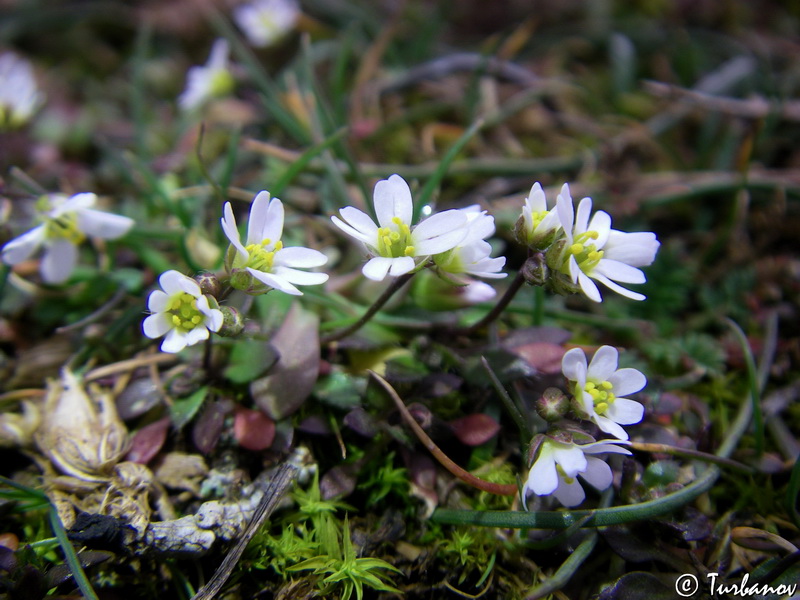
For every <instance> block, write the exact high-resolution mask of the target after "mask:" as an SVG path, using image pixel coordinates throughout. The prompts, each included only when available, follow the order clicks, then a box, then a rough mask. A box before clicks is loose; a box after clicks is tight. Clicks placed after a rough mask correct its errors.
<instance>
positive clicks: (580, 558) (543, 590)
mask: <svg viewBox="0 0 800 600" xmlns="http://www.w3.org/2000/svg"><path fill="white" fill-rule="evenodd" d="M596 545H597V532H596V531H592V532H591V533H589V535H587V536H586V537H585V538H584V539H583V541H582V542H581V543H580V544H578V547H577V548H575V550H573V551H572V552H571V553H570V555H569V558H567V560H565V561H564V563H563V564H562V565H561V566H560V567H559V568H558V571H556V572H555V573H553V576H552V577H550V579H548V580H547V581H545V582H544V583H542V584H541V585H539V586H537V587H536V588H535V589H534V590H533V591H531V593H530V594H528V595H527V596H526V597H525V600H538V598H544V597H545V596H548V595H550V594H553V593H554V592H556V591H558V590H560V589H561V588H562V587H564V586H565V585H567V583H568V582H569V581H570V579H572V576H573V575H574V574H575V572H576V571H577V570H578V569H579V568H580V566H581V565H582V564H583V563H584V561H585V560H586V559H587V558H589V556H590V555H591V553H592V550H594V547H595V546H596Z"/></svg>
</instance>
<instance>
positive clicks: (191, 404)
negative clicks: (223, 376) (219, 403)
mask: <svg viewBox="0 0 800 600" xmlns="http://www.w3.org/2000/svg"><path fill="white" fill-rule="evenodd" d="M207 394H208V386H203V387H201V388H200V389H199V390H197V391H196V392H194V393H193V394H192V395H191V396H189V397H188V398H181V399H180V400H177V401H175V403H174V404H173V405H172V406H171V407H170V409H169V414H170V417H171V418H172V423H173V424H174V425H175V428H176V429H181V428H182V427H183V426H184V425H186V424H187V423H188V422H189V421H191V420H192V419H193V418H194V416H195V415H196V414H197V411H199V410H200V407H201V406H203V402H204V401H205V399H206V395H207Z"/></svg>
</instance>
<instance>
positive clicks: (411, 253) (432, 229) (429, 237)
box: [331, 175, 468, 281]
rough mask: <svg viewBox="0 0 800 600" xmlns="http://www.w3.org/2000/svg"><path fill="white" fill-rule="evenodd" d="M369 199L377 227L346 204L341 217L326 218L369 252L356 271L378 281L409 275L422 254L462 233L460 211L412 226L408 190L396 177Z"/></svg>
mask: <svg viewBox="0 0 800 600" xmlns="http://www.w3.org/2000/svg"><path fill="white" fill-rule="evenodd" d="M373 203H374V206H375V214H376V215H377V217H378V225H376V224H375V223H374V222H373V220H372V219H371V218H370V217H369V216H368V215H366V214H365V213H364V212H362V211H360V210H358V209H357V208H354V207H352V206H346V207H345V208H343V209H341V210H340V211H339V214H340V215H341V217H342V219H343V220H342V219H339V218H338V217H336V216H333V217H331V219H332V220H333V223H334V224H335V225H336V226H337V227H338V228H339V229H341V230H342V231H344V232H345V233H347V234H348V235H351V236H352V237H354V238H356V239H357V240H359V241H361V242H362V243H363V244H364V245H365V246H366V248H367V250H368V251H369V252H370V253H371V254H372V255H373V258H371V259H370V260H369V261H367V263H366V264H365V265H364V267H363V269H362V272H363V273H364V276H365V277H367V278H369V279H372V280H373V281H382V280H383V279H384V278H385V277H386V275H387V274H388V275H391V276H393V277H398V276H400V275H404V274H406V273H409V272H411V271H413V270H414V269H416V268H417V267H419V266H421V265H422V264H424V263H425V262H426V261H427V260H428V257H430V256H432V255H434V254H440V253H442V252H447V251H448V250H451V249H453V248H455V247H456V246H457V245H458V244H459V243H461V241H462V240H463V239H464V238H465V237H466V235H467V227H466V225H467V222H468V218H467V215H466V213H465V212H463V211H461V210H446V211H444V212H441V213H438V214H435V215H432V216H430V217H428V218H427V219H425V220H424V221H422V222H420V223H418V224H417V225H415V226H414V227H412V226H411V218H412V214H413V211H414V206H413V201H412V200H411V189H410V188H409V187H408V184H407V183H406V182H405V180H404V179H403V178H402V177H400V175H392V176H391V177H389V179H383V180H381V181H379V182H378V183H377V184H376V185H375V192H374V194H373Z"/></svg>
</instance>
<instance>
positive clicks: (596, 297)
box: [570, 256, 603, 302]
mask: <svg viewBox="0 0 800 600" xmlns="http://www.w3.org/2000/svg"><path fill="white" fill-rule="evenodd" d="M570 258H573V259H574V258H575V257H574V256H573V257H570ZM578 283H579V284H580V286H581V290H582V291H583V293H584V294H586V297H587V298H589V300H593V301H595V302H602V301H603V297H602V296H601V295H600V290H598V289H597V286H596V285H595V284H594V282H593V281H592V280H591V279H589V277H588V276H587V275H586V274H585V273H584V272H583V271H581V270H578Z"/></svg>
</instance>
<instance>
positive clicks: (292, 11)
mask: <svg viewBox="0 0 800 600" xmlns="http://www.w3.org/2000/svg"><path fill="white" fill-rule="evenodd" d="M299 16H300V5H299V4H298V3H297V1H296V0H255V1H254V2H249V3H247V4H242V5H240V6H237V7H236V8H235V9H234V10H233V20H234V21H236V24H237V25H238V26H239V28H240V29H241V30H242V31H243V32H244V34H245V36H247V39H248V40H250V43H251V44H253V45H254V46H258V47H260V48H263V47H265V46H270V45H272V44H274V43H275V42H277V41H279V40H280V39H281V38H282V37H283V36H285V35H286V34H287V33H288V32H289V31H290V30H291V29H292V28H293V27H294V25H295V23H296V22H297V19H298V17H299Z"/></svg>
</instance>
